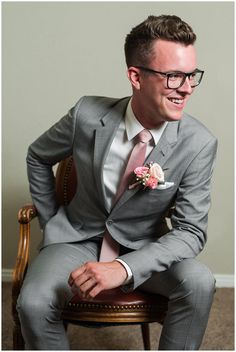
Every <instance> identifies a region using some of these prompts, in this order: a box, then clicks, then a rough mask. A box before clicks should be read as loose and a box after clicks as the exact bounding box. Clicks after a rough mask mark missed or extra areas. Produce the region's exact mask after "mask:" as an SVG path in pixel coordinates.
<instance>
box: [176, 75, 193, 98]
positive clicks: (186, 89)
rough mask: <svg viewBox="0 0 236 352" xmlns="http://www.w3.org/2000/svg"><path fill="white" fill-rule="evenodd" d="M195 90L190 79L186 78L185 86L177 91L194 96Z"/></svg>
mask: <svg viewBox="0 0 236 352" xmlns="http://www.w3.org/2000/svg"><path fill="white" fill-rule="evenodd" d="M193 90H194V88H192V87H191V85H190V81H189V77H186V79H185V81H184V84H183V85H182V86H181V87H179V88H178V89H177V91H179V92H182V93H185V94H192V92H193Z"/></svg>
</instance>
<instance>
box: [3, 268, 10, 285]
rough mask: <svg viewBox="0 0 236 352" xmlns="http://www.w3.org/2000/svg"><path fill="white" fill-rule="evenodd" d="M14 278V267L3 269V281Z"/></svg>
mask: <svg viewBox="0 0 236 352" xmlns="http://www.w3.org/2000/svg"><path fill="white" fill-rule="evenodd" d="M12 278H13V269H2V282H11V281H12Z"/></svg>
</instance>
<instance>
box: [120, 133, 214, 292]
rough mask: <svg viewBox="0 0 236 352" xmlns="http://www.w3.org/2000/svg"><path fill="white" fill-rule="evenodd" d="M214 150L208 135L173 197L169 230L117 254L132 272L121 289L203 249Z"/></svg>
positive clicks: (212, 141) (127, 287) (129, 286)
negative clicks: (155, 239) (123, 252)
mask: <svg viewBox="0 0 236 352" xmlns="http://www.w3.org/2000/svg"><path fill="white" fill-rule="evenodd" d="M216 150H217V141H216V139H215V138H213V137H212V138H211V140H210V141H209V140H208V142H207V143H206V144H205V145H204V147H203V148H202V149H201V151H200V152H199V153H198V154H197V156H196V157H195V158H194V159H193V160H192V162H191V163H190V165H189V167H188V168H187V170H186V171H185V173H184V176H183V178H182V180H181V182H180V185H179V189H178V192H177V196H176V200H175V211H174V213H173V215H172V218H171V223H172V229H171V230H170V231H169V232H168V233H167V234H165V235H163V236H162V237H160V238H159V239H158V240H157V241H156V242H153V243H150V244H148V245H146V246H144V247H142V248H141V249H139V250H137V251H133V252H130V253H127V254H125V255H123V256H120V258H121V259H122V260H124V261H125V262H126V263H127V264H128V265H129V267H130V268H131V270H132V273H133V282H132V283H131V284H130V285H128V286H124V290H126V291H130V290H133V289H135V288H136V287H137V286H139V285H141V284H142V283H143V282H144V281H146V280H147V279H149V278H150V277H151V275H152V274H154V273H157V272H161V271H164V270H167V269H168V268H169V267H170V266H171V265H172V264H173V263H177V262H179V261H181V260H183V259H186V258H193V257H196V256H197V255H198V254H199V253H200V252H201V250H202V249H203V247H204V244H205V242H206V237H207V236H206V231H207V222H208V212H209V209H210V183H211V177H212V172H213V166H214V161H215V156H216Z"/></svg>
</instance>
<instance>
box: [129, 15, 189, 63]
mask: <svg viewBox="0 0 236 352" xmlns="http://www.w3.org/2000/svg"><path fill="white" fill-rule="evenodd" d="M157 39H163V40H169V41H172V42H178V43H182V44H184V45H190V44H194V42H195V40H196V34H195V33H194V32H193V30H192V28H191V27H190V26H189V25H188V24H187V23H186V22H184V21H182V19H181V18H179V17H177V16H172V15H161V16H149V17H148V18H147V19H146V20H145V21H143V22H142V23H140V24H139V25H137V26H136V27H134V28H133V29H132V30H131V32H130V33H129V34H128V35H127V37H126V41H125V58H126V63H127V66H128V67H130V66H135V65H145V64H147V63H148V62H149V60H150V57H151V55H152V44H153V43H154V41H155V40H157Z"/></svg>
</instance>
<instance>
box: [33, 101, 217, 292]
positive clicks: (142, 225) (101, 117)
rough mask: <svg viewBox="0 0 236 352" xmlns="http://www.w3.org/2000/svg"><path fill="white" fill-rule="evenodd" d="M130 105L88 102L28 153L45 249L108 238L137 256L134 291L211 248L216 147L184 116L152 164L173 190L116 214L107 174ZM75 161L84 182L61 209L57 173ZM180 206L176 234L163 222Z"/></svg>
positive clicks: (130, 202) (150, 193)
mask: <svg viewBox="0 0 236 352" xmlns="http://www.w3.org/2000/svg"><path fill="white" fill-rule="evenodd" d="M129 99H130V97H128V98H123V99H113V98H104V97H83V98H82V99H80V101H79V102H78V103H77V104H76V105H75V107H74V108H73V109H71V110H70V112H69V113H68V114H67V115H66V116H64V117H63V118H62V119H61V120H60V121H59V122H58V123H56V124H55V125H54V126H52V127H51V128H50V129H49V130H48V131H47V132H45V133H44V134H43V135H42V136H40V137H39V138H38V139H37V140H36V141H35V142H34V143H32V145H31V146H30V147H29V150H28V156H27V164H28V177H29V183H30V190H31V194H32V199H33V202H34V204H35V206H36V208H37V209H38V212H39V214H40V218H39V220H40V223H41V226H42V228H43V229H44V239H43V243H42V246H47V245H50V244H52V243H59V242H74V241H81V240H85V239H88V238H91V237H94V236H97V235H100V234H102V233H103V232H104V230H105V228H106V227H107V228H108V230H109V232H110V233H111V235H112V236H113V237H114V238H115V239H116V240H117V241H118V242H119V243H120V244H122V245H123V246H125V247H127V248H129V249H130V250H131V252H129V253H127V254H124V255H122V256H121V257H120V258H121V259H123V260H124V261H125V262H126V263H127V264H128V265H129V266H130V268H131V270H132V272H133V278H134V280H133V284H132V287H131V288H130V289H134V288H136V287H137V286H139V285H140V284H142V283H143V282H144V281H145V280H147V279H148V278H149V277H150V276H151V275H152V274H153V273H155V272H160V271H163V270H166V269H167V268H168V267H169V266H170V265H171V264H173V263H175V262H179V261H181V260H182V259H184V258H191V257H195V256H196V255H198V253H199V252H200V251H201V250H202V248H203V246H204V244H205V242H206V230H207V219H208V211H209V207H210V180H211V176H212V171H213V163H214V159H215V154H216V148H217V141H216V139H215V137H214V136H212V134H211V133H210V132H209V131H208V130H207V129H206V128H205V127H204V126H203V125H202V124H201V123H200V122H199V121H197V120H195V119H194V118H193V117H190V116H189V115H187V114H184V116H183V118H182V119H181V120H180V121H176V122H170V123H169V124H168V125H167V128H166V129H165V131H164V133H163V135H162V137H161V139H160V141H159V142H158V144H157V146H156V147H155V148H154V149H153V151H152V152H151V154H150V156H149V157H148V159H147V162H148V161H151V160H152V161H155V162H157V163H159V164H160V165H161V166H162V168H163V169H165V180H166V181H169V182H174V185H173V186H172V187H170V188H168V189H163V190H160V189H156V190H143V189H142V188H141V187H137V188H135V189H132V190H128V189H127V191H125V192H124V194H123V196H122V197H121V198H120V200H119V201H118V203H117V204H116V205H115V207H114V208H113V209H112V210H111V211H110V212H109V211H108V208H107V203H106V195H105V190H104V184H103V179H102V170H103V165H104V161H105V159H106V156H107V153H108V151H109V147H110V145H111V143H112V140H113V138H114V136H115V133H116V130H117V128H118V126H119V123H120V121H121V119H122V118H123V117H124V113H125V110H126V107H127V104H128V100H129ZM69 155H73V157H74V162H75V165H76V171H77V177H78V179H79V182H78V188H77V192H76V195H75V197H74V198H73V200H72V201H71V203H70V204H69V205H68V206H67V207H60V208H58V206H57V203H56V198H55V182H54V181H55V180H54V175H53V172H52V166H53V165H54V164H56V163H57V162H59V161H60V160H62V159H64V158H66V157H68V156H69ZM172 204H175V211H174V214H173V215H172V218H171V222H172V227H173V228H172V230H171V231H170V232H168V233H167V234H165V235H164V236H163V233H162V232H161V222H162V220H163V216H164V214H165V212H166V210H167V209H168V208H169V207H170V206H171V205H172Z"/></svg>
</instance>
